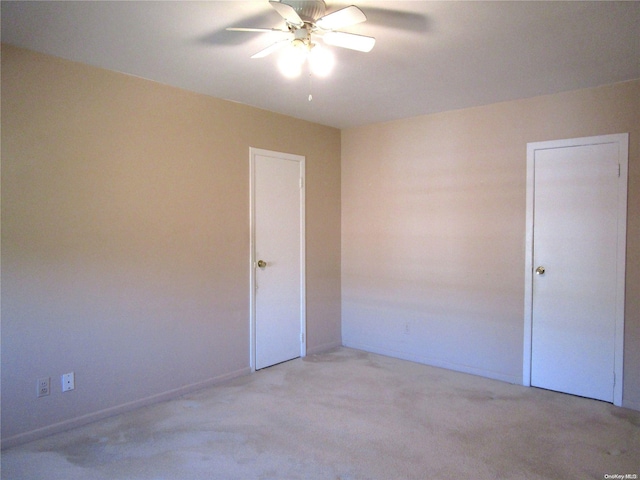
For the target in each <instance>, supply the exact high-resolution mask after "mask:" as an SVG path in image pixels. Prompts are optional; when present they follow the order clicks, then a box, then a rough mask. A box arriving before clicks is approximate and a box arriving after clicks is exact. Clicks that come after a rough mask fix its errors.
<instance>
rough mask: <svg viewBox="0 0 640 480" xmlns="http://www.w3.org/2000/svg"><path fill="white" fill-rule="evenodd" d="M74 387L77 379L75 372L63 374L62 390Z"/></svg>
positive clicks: (66, 390)
mask: <svg viewBox="0 0 640 480" xmlns="http://www.w3.org/2000/svg"><path fill="white" fill-rule="evenodd" d="M74 388H76V381H75V375H74V374H73V372H71V373H65V374H64V375H62V391H63V392H68V391H69V390H73V389H74Z"/></svg>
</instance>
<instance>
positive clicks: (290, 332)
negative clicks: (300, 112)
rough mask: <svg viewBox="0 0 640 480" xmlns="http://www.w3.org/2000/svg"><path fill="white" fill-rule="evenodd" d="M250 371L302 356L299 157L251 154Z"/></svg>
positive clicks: (301, 172) (301, 175)
mask: <svg viewBox="0 0 640 480" xmlns="http://www.w3.org/2000/svg"><path fill="white" fill-rule="evenodd" d="M251 164H252V178H253V196H252V198H253V201H252V207H253V208H252V211H253V222H252V225H253V236H254V249H253V253H254V255H253V259H252V263H253V276H252V283H253V291H254V295H253V302H252V303H253V305H252V307H253V313H254V315H253V319H252V327H253V329H252V330H253V332H254V335H253V337H254V338H253V340H254V344H253V347H254V348H253V353H254V360H255V363H254V366H255V369H256V370H259V369H261V368H265V367H269V366H271V365H275V364H276V363H281V362H284V361H287V360H291V359H293V358H296V357H300V356H301V355H304V352H305V343H304V324H305V314H304V311H305V289H304V157H301V156H298V155H289V154H284V153H278V152H271V151H266V150H259V149H252V150H251Z"/></svg>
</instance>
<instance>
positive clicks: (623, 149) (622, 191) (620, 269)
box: [522, 133, 629, 406]
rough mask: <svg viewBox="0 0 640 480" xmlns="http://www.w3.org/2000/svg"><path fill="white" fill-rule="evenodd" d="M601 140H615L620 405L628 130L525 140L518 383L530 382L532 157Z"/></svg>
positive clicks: (616, 396) (617, 391)
mask: <svg viewBox="0 0 640 480" xmlns="http://www.w3.org/2000/svg"><path fill="white" fill-rule="evenodd" d="M603 143H616V144H618V162H619V164H620V178H621V181H620V182H618V218H619V219H624V221H619V222H618V246H617V250H618V256H617V262H618V263H617V286H616V290H617V297H616V326H615V355H614V372H615V378H616V382H615V385H614V390H613V404H614V405H616V406H622V395H623V388H622V387H623V383H624V382H623V380H624V377H623V362H624V300H625V267H626V238H627V237H626V232H627V220H626V219H627V183H628V166H629V165H628V164H629V134H628V133H620V134H613V135H600V136H593V137H581V138H572V139H563V140H552V141H547V142H534V143H528V144H527V187H526V188H527V193H526V234H525V235H526V236H525V275H524V278H525V285H524V293H525V295H524V337H523V342H524V343H523V349H522V350H523V358H522V384H523V385H525V386H530V385H531V328H532V308H533V224H534V218H533V216H534V204H533V203H534V200H533V199H534V191H533V190H534V180H535V171H534V158H535V152H536V150H543V149H549V148H563V147H573V146H580V145H597V144H603Z"/></svg>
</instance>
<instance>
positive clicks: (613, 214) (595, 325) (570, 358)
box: [531, 138, 626, 402]
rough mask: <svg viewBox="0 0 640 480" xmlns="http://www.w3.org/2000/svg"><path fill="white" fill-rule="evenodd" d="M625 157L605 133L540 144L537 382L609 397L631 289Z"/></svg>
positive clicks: (536, 163)
mask: <svg viewBox="0 0 640 480" xmlns="http://www.w3.org/2000/svg"><path fill="white" fill-rule="evenodd" d="M616 140H617V139H616ZM620 157H621V156H620V142H619V141H612V140H611V139H606V140H605V139H602V138H597V139H591V140H589V139H579V140H576V141H575V142H574V143H573V144H572V143H570V142H569V143H566V144H561V145H557V144H554V143H553V142H549V143H548V144H543V143H539V144H536V148H535V150H534V151H533V158H532V160H533V174H534V186H533V188H534V192H533V219H534V222H533V262H532V263H533V264H532V269H533V272H532V276H533V283H532V287H533V295H532V297H533V298H532V331H531V337H532V341H531V385H533V386H538V387H543V388H547V389H551V390H557V391H561V392H565V393H571V394H575V395H580V396H584V397H590V398H595V399H599V400H604V401H608V402H612V401H613V400H614V383H615V373H614V372H615V370H616V365H615V363H616V343H617V342H616V335H617V333H618V334H619V330H620V329H617V324H616V321H617V320H616V319H617V318H619V315H620V313H621V312H620V311H619V309H620V305H623V303H621V301H620V300H621V298H620V296H621V295H622V296H623V295H624V288H622V289H621V287H620V281H619V274H620V273H621V272H620V268H622V269H624V263H623V262H622V265H621V262H620V261H619V260H620V259H621V258H622V259H624V248H623V245H624V239H621V238H620V235H621V233H622V232H624V223H625V222H626V217H625V215H624V213H621V212H620V205H621V202H624V198H621V194H623V193H624V189H623V188H621V187H622V183H623V182H626V178H624V176H623V175H620V172H621V170H622V168H621V167H622V166H623V165H621V158H620ZM625 184H626V183H625ZM622 234H623V233H622ZM621 246H622V247H621ZM621 249H622V251H621ZM622 278H624V277H622ZM617 330H618V332H617ZM617 353H618V355H620V354H621V352H620V351H618V352H617Z"/></svg>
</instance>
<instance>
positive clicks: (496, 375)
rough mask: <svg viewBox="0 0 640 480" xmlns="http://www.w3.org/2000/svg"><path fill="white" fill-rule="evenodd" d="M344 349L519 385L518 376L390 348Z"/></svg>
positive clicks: (352, 345) (349, 345)
mask: <svg viewBox="0 0 640 480" xmlns="http://www.w3.org/2000/svg"><path fill="white" fill-rule="evenodd" d="M344 346H345V347H346V348H353V349H356V350H362V351H365V352H370V353H376V354H378V355H385V356H387V357H392V358H398V359H400V360H407V361H410V362H415V363H419V364H421V365H427V366H429V367H435V368H444V369H446V370H452V371H454V372H460V373H466V374H469V375H476V376H478V377H484V378H490V379H492V380H500V381H502V382H507V383H511V384H519V383H520V381H521V378H520V376H519V375H508V374H504V373H500V372H495V371H493V370H486V369H483V368H476V367H472V366H470V365H463V364H460V363H453V362H444V361H441V360H438V359H435V358H431V357H428V356H424V355H415V354H412V353H407V352H404V351H399V350H393V349H390V348H386V347H382V346H379V345H366V344H363V343H358V342H346V343H344Z"/></svg>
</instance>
